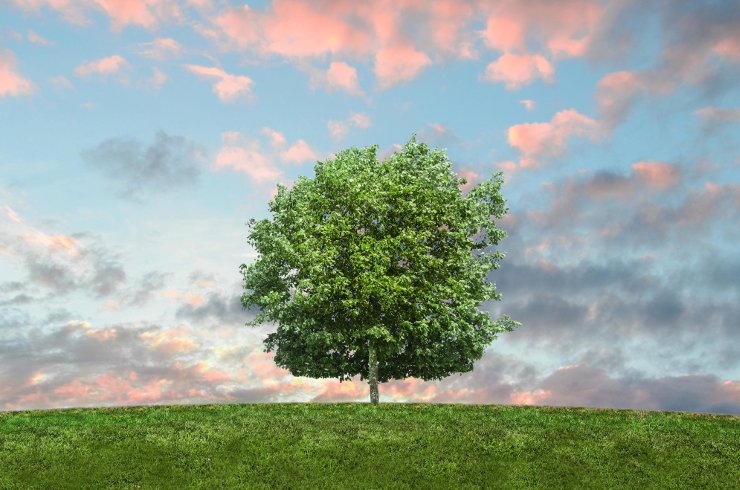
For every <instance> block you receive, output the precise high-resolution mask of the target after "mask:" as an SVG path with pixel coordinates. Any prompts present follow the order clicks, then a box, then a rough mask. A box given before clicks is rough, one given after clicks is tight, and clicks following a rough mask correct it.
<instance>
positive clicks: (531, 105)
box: [519, 99, 535, 111]
mask: <svg viewBox="0 0 740 490" xmlns="http://www.w3.org/2000/svg"><path fill="white" fill-rule="evenodd" d="M519 103H520V104H522V105H523V106H524V108H525V109H527V110H528V111H531V110H532V109H534V106H535V102H534V101H533V100H529V99H522V100H520V101H519Z"/></svg>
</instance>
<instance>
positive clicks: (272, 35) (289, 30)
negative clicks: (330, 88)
mask: <svg viewBox="0 0 740 490" xmlns="http://www.w3.org/2000/svg"><path fill="white" fill-rule="evenodd" d="M347 7H348V5H347V4H346V3H344V2H337V3H328V4H325V5H323V6H320V7H319V6H315V5H313V4H312V3H310V2H306V1H303V0H297V1H295V0H294V1H288V0H275V1H274V2H273V3H272V5H271V6H270V10H269V12H268V13H267V14H265V15H264V16H263V17H262V19H261V28H262V34H263V42H264V43H265V46H264V48H265V49H266V50H267V51H268V52H270V53H274V54H280V55H283V56H286V57H303V56H320V55H324V54H327V53H339V52H354V53H363V52H366V51H367V49H368V46H369V45H370V41H371V39H370V37H369V36H368V34H367V33H366V32H363V31H362V30H359V29H357V28H355V27H354V26H353V25H352V23H350V22H349V20H345V19H343V18H342V15H341V13H342V10H345V11H346V9H347Z"/></svg>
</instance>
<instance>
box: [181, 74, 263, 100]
mask: <svg viewBox="0 0 740 490" xmlns="http://www.w3.org/2000/svg"><path fill="white" fill-rule="evenodd" d="M183 66H184V67H185V68H186V69H187V70H188V71H190V72H191V73H195V74H196V75H199V76H201V77H204V78H208V79H212V80H215V83H214V85H213V92H214V93H215V94H216V95H217V96H218V98H219V99H221V101H222V102H234V101H235V100H237V99H250V98H251V96H252V90H251V87H252V79H251V78H249V77H247V76H244V75H231V74H229V73H226V72H225V71H224V70H222V69H221V68H216V67H214V66H198V65H183Z"/></svg>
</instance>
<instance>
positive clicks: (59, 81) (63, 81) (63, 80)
mask: <svg viewBox="0 0 740 490" xmlns="http://www.w3.org/2000/svg"><path fill="white" fill-rule="evenodd" d="M49 81H50V82H51V83H53V84H54V85H57V86H59V87H64V88H66V89H69V90H72V89H74V85H72V82H70V81H69V79H68V78H67V77H63V76H55V77H51V78H50V79H49Z"/></svg>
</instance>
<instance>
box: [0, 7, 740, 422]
mask: <svg viewBox="0 0 740 490" xmlns="http://www.w3.org/2000/svg"><path fill="white" fill-rule="evenodd" d="M738 17H739V14H738V11H737V9H736V8H734V5H733V3H732V2H657V3H654V4H651V6H649V7H647V6H644V5H638V4H635V3H633V2H619V1H616V2H601V1H597V0H568V1H565V2H558V3H557V4H555V3H552V2H545V1H543V0H530V1H528V2H516V3H515V2H482V1H481V2H478V1H472V0H471V1H462V2H453V1H449V0H441V1H433V2H419V1H417V0H405V1H400V2H390V1H388V2H385V1H381V2H377V3H373V7H370V6H367V5H356V4H355V3H353V2H345V1H343V0H340V1H336V2H319V1H308V0H300V1H295V2H286V1H275V2H263V3H255V2H250V3H242V2H225V1H222V2H219V1H210V0H197V1H195V0H189V1H176V0H146V1H145V0H127V1H116V0H80V1H73V0H11V1H10V2H4V3H3V5H2V6H0V360H1V361H0V409H2V410H18V409H31V408H56V407H67V406H106V405H131V404H154V403H205V402H214V401H215V402H224V403H236V402H273V401H276V402H279V401H316V402H321V401H367V398H368V387H367V384H366V383H365V382H362V381H360V379H359V376H358V377H357V378H356V379H355V380H353V381H352V382H349V383H346V382H345V383H341V384H340V383H339V382H338V381H335V380H313V379H309V378H294V377H292V376H291V375H290V374H289V373H288V372H287V371H284V370H282V369H280V368H277V367H276V366H275V365H274V363H273V362H272V354H266V353H263V352H262V344H261V340H262V339H263V338H264V337H265V336H266V334H267V333H269V332H270V331H272V330H274V328H275V326H274V325H267V326H265V327H261V328H249V327H245V326H243V324H244V323H245V322H246V321H248V320H249V319H250V318H249V316H248V315H247V314H246V313H245V312H243V311H241V308H240V305H239V301H238V298H239V296H240V294H241V291H240V286H241V277H240V275H239V272H238V266H239V265H240V264H241V263H244V262H247V263H248V262H250V261H252V260H254V258H255V254H254V251H253V250H251V249H250V248H249V246H248V244H247V243H246V235H247V227H246V222H247V221H248V220H249V219H250V218H252V217H255V218H263V217H268V212H267V202H268V201H269V199H270V198H271V195H272V193H273V192H274V191H275V188H276V184H277V183H278V182H280V183H283V184H286V185H290V184H291V182H292V181H294V180H295V179H296V178H297V177H298V176H300V175H305V176H307V177H311V176H312V175H313V164H314V163H315V161H316V160H324V159H326V158H331V156H332V155H333V154H335V153H336V152H338V151H340V150H342V149H345V148H349V147H351V146H357V147H364V146H369V145H373V144H377V145H379V148H380V154H381V155H388V154H390V153H392V152H393V151H394V149H395V148H398V146H397V145H400V144H403V143H404V142H406V141H407V140H408V139H409V137H410V136H411V134H412V133H416V134H417V135H418V136H419V138H420V139H422V140H424V141H426V142H428V143H429V144H430V145H431V146H436V147H440V148H445V149H446V150H447V154H448V156H449V157H450V159H451V161H452V162H453V164H454V167H455V170H456V171H458V172H459V173H460V174H461V175H465V176H466V177H467V178H468V180H470V181H471V182H472V183H474V184H475V183H477V182H480V181H481V180H483V179H485V178H487V177H488V176H490V175H491V174H492V173H493V172H496V171H499V170H503V171H504V178H505V185H504V188H503V193H504V196H505V198H506V199H507V202H508V207H509V210H510V212H509V214H508V215H507V216H506V217H505V218H504V219H503V220H502V221H501V223H500V224H501V226H502V227H503V228H504V229H505V230H507V232H508V233H509V236H508V237H507V238H506V239H505V240H504V241H503V242H502V244H501V249H502V250H504V251H505V252H506V253H507V257H506V259H505V260H504V261H503V262H502V267H501V269H499V270H498V271H494V272H493V273H492V274H491V280H492V281H494V282H496V284H497V286H498V289H499V291H500V292H501V293H502V294H503V301H501V302H494V303H492V304H486V305H484V308H486V309H488V310H490V311H491V314H492V315H493V316H497V315H500V314H508V315H510V316H512V317H513V318H514V319H516V320H518V321H521V322H522V323H523V326H522V327H520V328H519V329H518V330H517V331H515V332H512V333H509V334H505V335H502V336H501V337H499V338H498V339H497V340H496V341H494V343H493V344H491V346H490V347H489V348H488V350H487V352H486V354H485V355H484V357H483V359H481V360H480V361H479V362H478V363H476V365H475V369H474V371H473V372H471V373H466V374H464V375H462V376H458V375H453V376H451V377H449V378H447V379H445V380H441V381H434V382H424V381H422V380H416V379H407V380H396V381H392V382H389V383H385V384H383V385H381V387H380V393H381V400H382V401H388V402H393V401H396V402H404V401H409V402H415V401H418V402H434V403H496V404H538V405H568V406H591V407H612V408H640V409H651V410H682V411H696V412H718V413H735V414H737V413H740V362H739V359H740V352H739V351H738V347H737V346H738V345H740V342H738V341H740V324H739V323H738V320H737V319H738V318H740V310H739V308H740V306H738V305H740V297H739V296H740V289H739V287H738V284H740V281H738V280H737V277H740V256H738V253H737V245H736V243H737V242H738V240H739V239H740V237H739V236H738V235H740V233H739V232H738V226H737V225H738V223H739V222H740V220H739V219H738V218H739V217H740V182H739V178H738V177H739V176H740V153H739V152H738V148H739V146H738V138H737V136H738V130H739V129H740V127H739V125H738V122H740V93H739V91H738V85H737V82H736V80H737V79H738V75H740V69H739V67H740V37H739V36H738V34H737V32H736V29H735V27H736V26H737V24H738V21H739V20H740V19H739V18H738Z"/></svg>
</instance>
